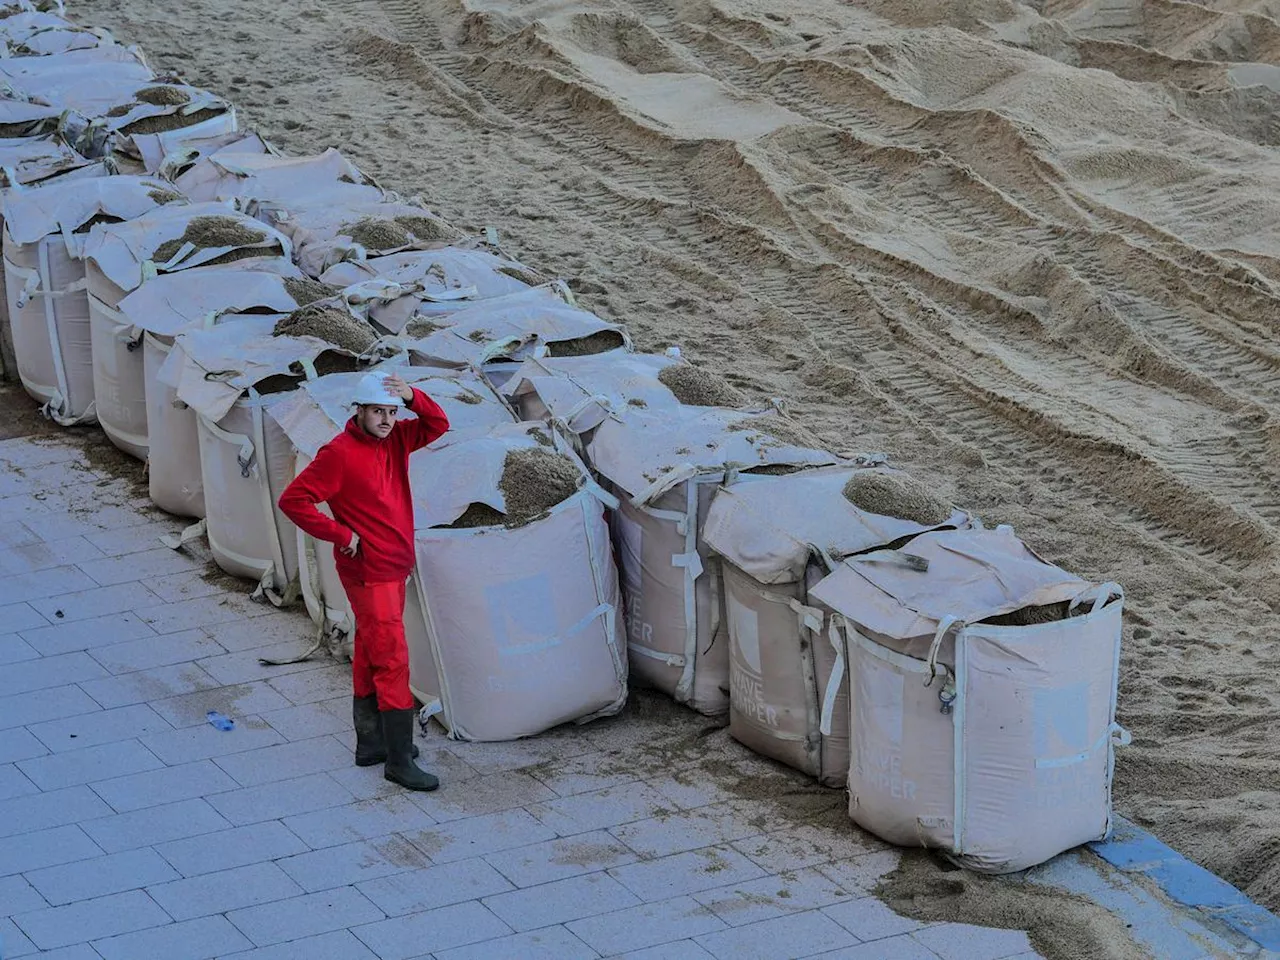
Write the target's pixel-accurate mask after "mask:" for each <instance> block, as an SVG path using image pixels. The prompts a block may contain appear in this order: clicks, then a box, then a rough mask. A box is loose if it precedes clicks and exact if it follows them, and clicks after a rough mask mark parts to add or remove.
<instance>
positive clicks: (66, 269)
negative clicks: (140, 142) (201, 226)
mask: <svg viewBox="0 0 1280 960" xmlns="http://www.w3.org/2000/svg"><path fill="white" fill-rule="evenodd" d="M185 202H186V201H185V200H183V198H182V197H181V196H180V195H179V194H177V193H175V192H173V191H172V190H171V189H169V187H168V185H167V184H165V183H164V182H163V181H161V180H158V179H156V178H153V177H96V178H89V179H76V178H65V177H64V178H58V179H57V180H55V181H51V182H48V183H47V184H46V185H45V186H42V187H39V188H37V189H31V188H27V187H12V188H10V189H9V190H8V191H6V194H5V215H6V216H5V224H4V239H3V245H4V276H5V286H6V291H7V297H8V305H9V317H10V324H11V328H12V332H13V334H12V335H13V341H14V350H15V354H16V360H17V366H18V373H19V376H20V377H21V380H22V384H23V386H24V387H25V388H26V390H27V393H29V394H30V395H31V396H32V397H33V398H35V399H36V400H38V401H39V402H40V403H42V404H44V410H45V413H46V415H47V416H49V417H50V418H52V419H53V420H55V421H56V422H58V423H61V424H64V425H70V424H74V423H82V422H86V421H92V420H94V419H95V413H94V390H93V355H92V349H91V344H90V340H91V338H90V330H89V301H88V294H87V292H86V280H85V270H84V263H83V261H82V260H81V256H82V255H83V247H84V241H85V237H86V235H87V233H88V230H89V228H90V226H91V225H92V224H94V223H100V222H119V221H122V220H127V219H130V218H132V217H137V216H141V215H143V214H145V213H148V212H150V211H152V210H155V209H156V208H157V207H159V206H162V205H164V204H168V203H185Z"/></svg>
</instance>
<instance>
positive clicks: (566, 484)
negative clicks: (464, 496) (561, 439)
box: [449, 449, 582, 529]
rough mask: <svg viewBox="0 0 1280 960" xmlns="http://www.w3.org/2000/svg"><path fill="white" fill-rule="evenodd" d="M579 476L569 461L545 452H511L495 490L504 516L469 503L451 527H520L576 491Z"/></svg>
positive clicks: (561, 456) (542, 514)
mask: <svg viewBox="0 0 1280 960" xmlns="http://www.w3.org/2000/svg"><path fill="white" fill-rule="evenodd" d="M581 481H582V474H581V473H580V472H579V471H578V468H577V467H576V466H575V465H574V463H573V461H572V460H570V459H569V458H568V457H566V456H564V455H563V454H559V453H552V452H551V451H549V450H533V449H525V450H512V451H511V452H509V453H508V454H507V457H506V460H505V461H504V462H503V465H502V479H501V480H499V481H498V489H499V490H501V491H502V496H503V499H505V501H506V504H507V512H506V513H505V514H504V513H503V512H502V511H500V510H496V509H494V508H493V507H491V506H489V505H488V504H487V503H473V504H471V505H470V506H469V507H467V509H466V511H465V512H464V513H463V514H462V515H461V516H460V517H458V519H457V520H455V521H453V523H451V524H449V526H450V527H451V528H456V529H469V528H472V527H497V526H504V527H507V528H511V527H522V526H524V525H525V524H527V523H531V522H533V521H534V520H537V519H538V518H540V517H542V516H544V515H545V514H546V512H547V511H548V510H550V509H551V508H552V507H554V506H555V505H556V504H557V503H562V502H564V501H565V500H567V499H568V498H569V497H571V496H573V495H574V494H575V493H577V491H578V484H579V483H580V482H581Z"/></svg>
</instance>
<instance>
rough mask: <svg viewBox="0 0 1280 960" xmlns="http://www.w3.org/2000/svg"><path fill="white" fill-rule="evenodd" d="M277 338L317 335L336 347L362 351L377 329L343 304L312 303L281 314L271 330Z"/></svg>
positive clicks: (375, 336) (375, 338)
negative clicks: (342, 305) (287, 313)
mask: <svg viewBox="0 0 1280 960" xmlns="http://www.w3.org/2000/svg"><path fill="white" fill-rule="evenodd" d="M272 333H274V334H275V335H276V336H277V337H283V336H288V337H318V338H319V339H321V340H324V341H326V342H327V343H332V344H333V345H334V346H335V347H341V348H342V349H344V350H350V351H351V352H352V353H354V354H362V353H364V352H365V351H366V350H368V349H369V348H370V347H372V346H373V344H374V341H375V340H377V339H378V331H376V330H374V329H373V327H372V325H370V324H369V323H367V322H366V321H364V320H361V319H359V318H358V317H353V316H352V315H351V314H350V313H348V312H347V311H346V310H343V309H342V308H341V307H335V306H332V305H330V304H325V303H311V304H307V305H306V306H305V307H299V308H298V309H297V310H295V311H293V313H291V314H289V315H288V316H287V317H281V318H280V321H279V322H278V323H277V324H276V326H275V329H274V330H273V331H272Z"/></svg>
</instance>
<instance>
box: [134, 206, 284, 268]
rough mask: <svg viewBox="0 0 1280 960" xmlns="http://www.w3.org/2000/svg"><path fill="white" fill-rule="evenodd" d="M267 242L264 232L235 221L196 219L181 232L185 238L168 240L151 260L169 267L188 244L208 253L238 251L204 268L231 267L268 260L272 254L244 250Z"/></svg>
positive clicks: (219, 218) (263, 250) (222, 218)
mask: <svg viewBox="0 0 1280 960" xmlns="http://www.w3.org/2000/svg"><path fill="white" fill-rule="evenodd" d="M266 239H267V235H266V234H265V233H263V232H262V231H261V230H254V229H253V228H252V227H248V226H245V224H244V223H243V222H241V221H240V220H237V219H236V218H235V217H219V216H211V217H193V218H192V219H191V221H190V222H189V223H188V224H187V227H186V229H185V230H183V232H182V236H180V237H176V238H175V239H173V240H166V241H165V242H164V243H162V244H160V246H158V247H156V249H155V252H154V253H152V254H151V259H152V260H153V261H154V262H155V263H167V262H168V261H169V260H170V259H172V258H173V256H174V254H176V253H177V252H178V251H179V250H181V249H182V247H183V246H184V245H185V244H188V243H190V244H192V245H193V246H194V247H195V248H196V249H197V250H206V249H208V248H209V247H238V248H240V249H236V250H230V251H228V252H227V253H225V254H223V255H222V256H221V257H218V258H217V259H216V260H211V261H209V262H208V263H207V264H202V266H214V265H216V264H219V263H228V262H230V261H232V260H241V259H244V258H245V257H262V256H267V255H268V254H269V253H271V252H272V251H269V250H266V249H262V248H250V249H245V248H246V247H247V246H248V245H250V244H256V243H262V242H263V241H264V240H266Z"/></svg>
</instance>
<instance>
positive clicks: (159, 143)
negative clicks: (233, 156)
mask: <svg viewBox="0 0 1280 960" xmlns="http://www.w3.org/2000/svg"><path fill="white" fill-rule="evenodd" d="M131 139H132V142H133V150H134V151H135V152H136V153H137V156H138V160H139V162H141V164H142V167H143V169H144V170H145V171H146V172H147V173H153V174H156V175H157V176H161V177H164V178H165V179H166V180H172V181H177V180H178V178H180V177H181V176H182V175H183V174H184V173H185V172H186V171H188V170H190V169H192V168H193V167H194V166H195V165H196V164H198V163H199V162H200V161H202V160H203V159H205V158H206V157H210V156H215V155H217V154H220V153H222V152H223V151H226V152H227V153H246V154H265V153H274V152H275V151H274V148H273V147H272V146H271V144H269V143H268V142H267V141H266V140H264V139H262V137H261V136H259V135H258V134H257V133H254V132H253V131H252V130H237V131H235V132H233V133H223V134H216V135H206V134H204V132H203V131H202V130H200V129H199V128H197V129H196V130H194V131H193V130H191V128H188V127H180V128H178V129H177V130H164V131H161V132H158V133H136V134H134V135H133V137H132V138H131ZM174 186H175V187H177V188H178V191H179V192H180V193H182V194H183V195H184V196H185V197H187V199H189V200H191V201H192V202H194V203H199V202H202V201H207V200H216V199H218V198H217V197H207V196H193V195H192V194H190V193H188V192H187V191H186V190H183V189H182V187H181V186H180V185H179V184H178V183H176V182H175V183H174Z"/></svg>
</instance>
